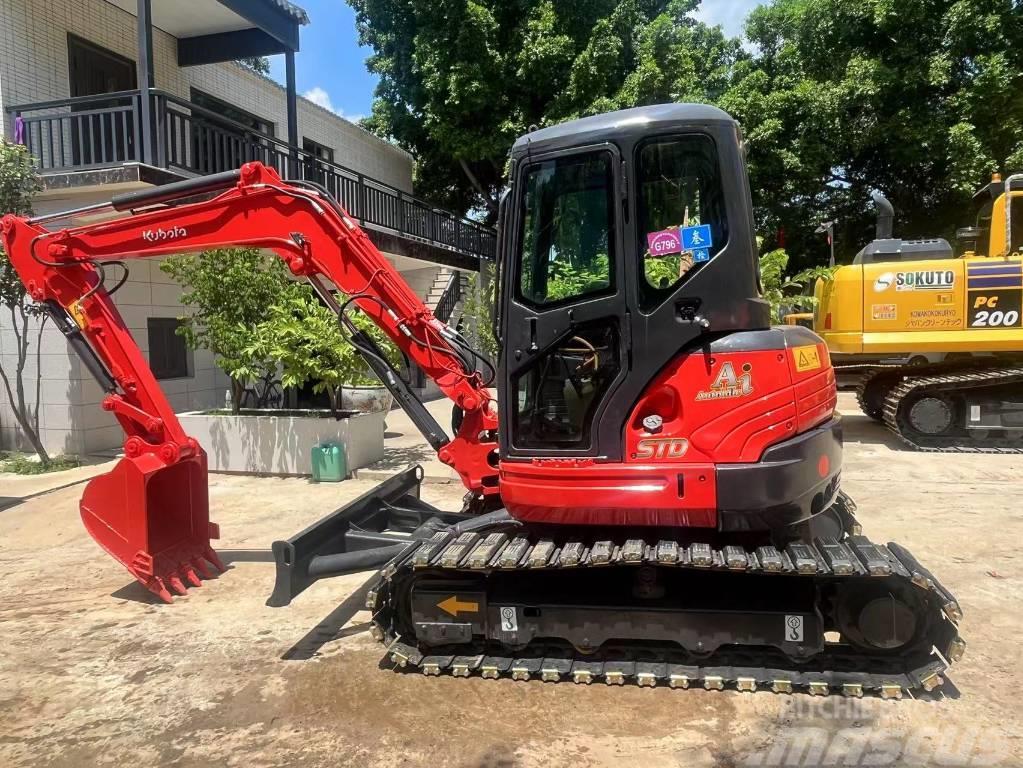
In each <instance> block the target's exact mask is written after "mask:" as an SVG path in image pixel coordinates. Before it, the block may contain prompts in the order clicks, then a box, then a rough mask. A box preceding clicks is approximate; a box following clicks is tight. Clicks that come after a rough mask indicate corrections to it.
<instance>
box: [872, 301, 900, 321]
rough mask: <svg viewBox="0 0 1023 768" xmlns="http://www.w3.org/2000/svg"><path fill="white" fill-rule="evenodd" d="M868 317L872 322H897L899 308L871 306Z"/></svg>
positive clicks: (893, 306) (879, 305)
mask: <svg viewBox="0 0 1023 768" xmlns="http://www.w3.org/2000/svg"><path fill="white" fill-rule="evenodd" d="M870 316H871V317H872V318H873V319H874V320H897V319H898V317H899V307H898V305H897V304H871V305H870Z"/></svg>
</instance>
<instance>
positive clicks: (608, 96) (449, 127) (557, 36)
mask: <svg viewBox="0 0 1023 768" xmlns="http://www.w3.org/2000/svg"><path fill="white" fill-rule="evenodd" d="M349 2H350V4H351V5H352V6H353V7H354V8H355V10H356V13H357V18H358V24H359V31H360V36H361V40H362V42H363V43H364V44H367V45H370V46H372V47H373V49H374V54H373V55H372V56H371V57H370V58H369V60H368V65H369V68H370V70H371V71H372V72H374V73H376V74H378V75H379V76H380V82H379V85H378V87H377V94H376V95H377V98H376V100H375V102H374V106H373V114H372V116H371V117H370V118H369V119H368V120H367V121H366V125H367V126H368V127H369V128H370V129H371V130H374V131H376V132H378V133H379V134H381V135H384V136H387V137H391V138H393V139H394V140H395V141H396V142H397V143H398V144H400V145H401V146H402V147H404V148H406V149H407V150H409V151H410V152H412V154H413V155H415V157H416V159H417V165H416V187H417V189H418V190H419V191H420V192H421V193H422V194H424V195H427V196H429V197H430V198H431V199H433V200H435V201H436V202H437V203H439V204H446V205H449V206H451V207H454V208H458V209H461V210H473V209H475V210H479V211H483V212H484V213H485V215H486V216H487V218H488V220H489V221H490V222H491V223H492V222H493V221H494V218H495V214H496V209H497V200H498V196H499V194H500V192H501V190H502V189H503V187H504V186H505V181H506V157H507V154H508V148H509V147H510V146H511V144H512V142H513V141H514V140H515V138H516V137H518V136H520V135H521V134H523V133H525V132H526V131H527V130H528V129H529V127H530V126H533V125H537V126H541V127H542V126H545V125H551V124H553V123H557V122H561V121H563V120H566V119H570V118H573V117H578V116H581V115H587V114H594V113H597V112H603V111H607V110H611V109H618V108H621V107H626V106H634V105H637V104H650V103H655V102H658V101H685V100H700V101H714V100H716V99H717V98H719V97H720V96H721V94H722V93H723V92H724V90H725V89H726V88H727V86H728V83H729V77H730V75H729V72H730V68H731V66H732V63H733V62H734V61H735V60H736V59H738V58H740V57H741V56H742V55H743V54H742V51H741V48H740V46H739V43H738V41H735V40H729V39H727V38H725V36H724V35H723V34H722V33H721V31H720V29H718V28H712V27H707V26H706V25H704V24H701V23H699V22H697V21H695V20H694V19H693V18H692V17H691V16H690V14H691V13H692V11H693V10H694V9H695V8H696V7H697V6H698V5H699V0H670V1H669V0H623V1H621V2H618V1H617V0H523V1H522V2H518V3H507V2H503V1H502V0H444V1H442V2H436V1H435V0H349Z"/></svg>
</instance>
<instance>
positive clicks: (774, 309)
mask: <svg viewBox="0 0 1023 768" xmlns="http://www.w3.org/2000/svg"><path fill="white" fill-rule="evenodd" d="M788 266H789V255H788V254H787V253H786V252H785V249H784V248H775V249H774V250H773V251H768V252H767V253H763V254H761V255H760V284H761V286H762V287H763V291H764V299H765V300H766V301H767V302H768V303H769V304H770V305H771V320H772V321H774V322H780V321H781V320H782V310H783V309H785V310H795V311H799V310H806V309H812V308H813V307H814V305H815V304H816V303H817V300H816V298H815V297H814V296H812V295H810V294H809V293H808V291H810V290H812V289H813V286H814V284H816V282H817V280H818V279H822V280H829V279H831V275H832V274H833V272H834V270H833V269H832V268H831V267H810V268H808V269H804V270H801V271H800V272H797V273H796V274H794V275H787V274H786V272H787V271H788Z"/></svg>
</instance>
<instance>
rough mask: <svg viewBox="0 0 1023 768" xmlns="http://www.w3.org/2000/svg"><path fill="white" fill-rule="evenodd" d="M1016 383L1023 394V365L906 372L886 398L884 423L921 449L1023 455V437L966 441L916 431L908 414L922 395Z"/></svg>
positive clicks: (911, 444) (955, 436)
mask: <svg viewBox="0 0 1023 768" xmlns="http://www.w3.org/2000/svg"><path fill="white" fill-rule="evenodd" d="M910 370H912V369H910ZM1013 384H1015V385H1018V386H1019V387H1020V391H1021V394H1023V366H1008V365H988V366H978V367H976V368H975V369H974V370H970V369H964V370H959V371H954V370H953V371H947V372H944V373H936V374H933V375H916V374H915V373H914V374H910V375H905V376H903V378H902V381H901V382H898V383H897V384H896V385H895V386H894V387H893V388H892V389H891V390H890V391H889V392H888V394H887V396H886V397H885V401H884V423H885V426H887V427H888V429H889V430H891V431H892V432H893V433H894V434H895V436H896V437H898V438H899V440H901V441H902V442H903V443H905V444H906V445H908V446H910V447H911V448H914V449H915V450H918V451H925V452H936V453H1007V454H1023V436H1021V437H1019V438H1016V439H1012V438H1004V437H1002V438H983V439H982V442H979V443H976V444H963V443H962V442H961V440H962V436H961V435H953V436H948V437H944V436H942V435H925V434H922V433H919V432H917V431H916V430H914V429H913V428H912V426H911V424H910V423H909V417H908V413H907V412H908V408H909V407H910V405H911V403H912V400H914V399H916V398H917V396H920V395H927V394H930V393H936V394H940V393H946V392H947V393H951V394H953V395H958V394H961V393H962V392H964V391H966V390H970V389H975V388H980V387H1001V386H1007V385H1013ZM993 429H997V428H993ZM967 434H969V432H967Z"/></svg>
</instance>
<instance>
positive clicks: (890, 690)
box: [881, 683, 902, 699]
mask: <svg viewBox="0 0 1023 768" xmlns="http://www.w3.org/2000/svg"><path fill="white" fill-rule="evenodd" d="M881 698H882V699H901V698H902V686H901V685H899V684H898V683H883V684H882V685H881Z"/></svg>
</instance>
